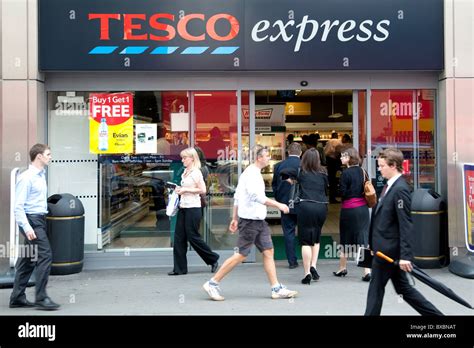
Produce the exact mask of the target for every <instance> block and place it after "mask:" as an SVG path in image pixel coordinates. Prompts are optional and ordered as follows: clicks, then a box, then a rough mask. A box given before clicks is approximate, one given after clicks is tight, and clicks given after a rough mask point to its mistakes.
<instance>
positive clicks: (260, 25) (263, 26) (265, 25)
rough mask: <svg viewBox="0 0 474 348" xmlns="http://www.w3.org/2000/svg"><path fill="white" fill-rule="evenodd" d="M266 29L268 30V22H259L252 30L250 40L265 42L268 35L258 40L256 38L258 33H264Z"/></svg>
mask: <svg viewBox="0 0 474 348" xmlns="http://www.w3.org/2000/svg"><path fill="white" fill-rule="evenodd" d="M268 28H270V22H269V21H260V22H258V23H257V24H255V25H254V26H253V28H252V40H253V41H255V42H261V41H265V40H266V39H267V37H268V35H265V36H264V37H262V38H260V37H258V36H257V34H258V33H259V32H262V31H265V30H267V29H268Z"/></svg>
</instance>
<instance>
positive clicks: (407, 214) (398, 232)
mask: <svg viewBox="0 0 474 348" xmlns="http://www.w3.org/2000/svg"><path fill="white" fill-rule="evenodd" d="M413 233H414V231H413V224H412V220H411V193H410V187H409V186H408V184H407V182H406V181H405V179H404V178H403V177H399V178H398V179H397V180H396V181H395V182H394V183H393V185H392V186H391V187H390V189H389V190H388V192H387V193H386V194H385V197H383V199H382V201H381V202H380V201H379V203H377V205H376V206H375V207H374V208H373V209H372V219H371V223H370V230H369V245H370V248H371V249H372V250H374V251H381V252H382V253H384V254H385V255H387V256H389V257H391V258H392V259H395V260H400V259H401V260H408V261H412V259H413V253H412V248H413V243H414V235H413Z"/></svg>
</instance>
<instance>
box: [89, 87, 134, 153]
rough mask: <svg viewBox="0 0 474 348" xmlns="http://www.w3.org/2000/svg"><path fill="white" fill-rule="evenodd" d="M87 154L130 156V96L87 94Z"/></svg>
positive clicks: (131, 111)
mask: <svg viewBox="0 0 474 348" xmlns="http://www.w3.org/2000/svg"><path fill="white" fill-rule="evenodd" d="M89 103H90V117H89V152H90V153H133V117H132V116H133V94H132V93H91V94H90V96H89Z"/></svg>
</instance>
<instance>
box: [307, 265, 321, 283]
mask: <svg viewBox="0 0 474 348" xmlns="http://www.w3.org/2000/svg"><path fill="white" fill-rule="evenodd" d="M309 271H310V272H311V278H313V280H319V274H318V271H316V268H314V267H311V268H310V269H309Z"/></svg>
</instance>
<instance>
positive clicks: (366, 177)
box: [360, 167, 370, 182]
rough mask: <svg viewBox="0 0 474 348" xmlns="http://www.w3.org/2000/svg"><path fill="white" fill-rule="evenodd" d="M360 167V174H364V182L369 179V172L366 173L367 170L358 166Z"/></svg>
mask: <svg viewBox="0 0 474 348" xmlns="http://www.w3.org/2000/svg"><path fill="white" fill-rule="evenodd" d="M360 169H361V170H362V175H363V176H364V182H366V181H370V178H369V173H367V172H366V171H365V169H364V168H362V167H360Z"/></svg>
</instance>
